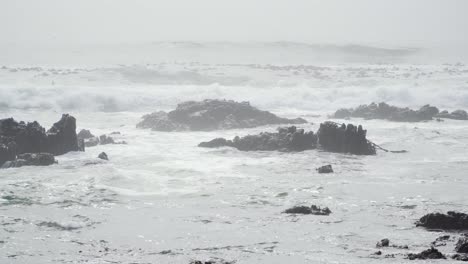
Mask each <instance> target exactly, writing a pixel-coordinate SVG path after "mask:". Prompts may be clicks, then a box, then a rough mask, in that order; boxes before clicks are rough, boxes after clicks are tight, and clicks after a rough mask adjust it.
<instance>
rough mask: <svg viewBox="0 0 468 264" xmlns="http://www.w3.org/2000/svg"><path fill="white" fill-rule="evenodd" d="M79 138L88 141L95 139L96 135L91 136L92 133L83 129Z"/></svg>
mask: <svg viewBox="0 0 468 264" xmlns="http://www.w3.org/2000/svg"><path fill="white" fill-rule="evenodd" d="M77 136H78V138H79V139H88V138H93V137H94V135H93V134H91V131H89V130H86V129H81V130H80V132H79V133H78V135H77Z"/></svg>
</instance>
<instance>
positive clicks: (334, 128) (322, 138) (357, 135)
mask: <svg viewBox="0 0 468 264" xmlns="http://www.w3.org/2000/svg"><path fill="white" fill-rule="evenodd" d="M366 134H367V130H364V129H363V128H362V126H360V125H359V126H358V127H356V126H354V125H352V124H348V125H347V126H346V125H345V124H342V125H341V126H339V125H338V124H337V123H334V122H329V121H327V122H324V123H322V124H320V128H319V130H318V132H317V136H318V139H319V141H318V143H319V145H320V147H321V148H322V149H323V150H326V151H330V152H341V153H352V154H356V155H374V154H376V150H375V147H374V146H373V145H372V143H370V142H369V141H368V140H367V139H366Z"/></svg>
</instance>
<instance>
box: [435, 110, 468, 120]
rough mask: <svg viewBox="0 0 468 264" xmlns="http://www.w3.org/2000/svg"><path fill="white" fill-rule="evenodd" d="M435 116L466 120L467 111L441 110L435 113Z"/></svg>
mask: <svg viewBox="0 0 468 264" xmlns="http://www.w3.org/2000/svg"><path fill="white" fill-rule="evenodd" d="M437 117H439V118H447V119H456V120H468V113H467V112H466V111H465V110H455V111H453V112H452V113H449V112H448V111H442V112H440V113H439V114H438V115H437Z"/></svg>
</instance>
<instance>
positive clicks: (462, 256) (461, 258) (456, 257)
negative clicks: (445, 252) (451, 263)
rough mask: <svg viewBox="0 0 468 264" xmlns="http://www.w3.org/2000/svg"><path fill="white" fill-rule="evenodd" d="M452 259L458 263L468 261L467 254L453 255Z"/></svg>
mask: <svg viewBox="0 0 468 264" xmlns="http://www.w3.org/2000/svg"><path fill="white" fill-rule="evenodd" d="M452 259H454V260H458V261H468V254H455V255H453V256H452Z"/></svg>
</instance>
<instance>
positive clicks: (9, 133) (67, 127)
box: [0, 114, 84, 164]
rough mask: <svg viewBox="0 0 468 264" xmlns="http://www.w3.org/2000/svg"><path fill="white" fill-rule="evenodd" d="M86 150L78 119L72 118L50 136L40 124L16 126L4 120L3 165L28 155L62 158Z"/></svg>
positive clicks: (0, 129)
mask: <svg viewBox="0 0 468 264" xmlns="http://www.w3.org/2000/svg"><path fill="white" fill-rule="evenodd" d="M80 150H84V148H83V146H82V145H80V142H79V140H78V138H77V135H76V119H75V118H74V117H73V116H70V115H68V114H64V115H62V118H61V119H60V120H59V121H58V122H56V123H55V124H54V125H53V126H52V127H51V128H50V129H49V130H48V131H47V132H46V131H45V129H44V128H43V127H42V126H41V125H39V123H38V122H36V121H34V122H30V123H25V122H16V121H15V120H14V119H13V118H7V119H1V120H0V164H3V163H4V162H5V161H12V160H15V158H16V156H17V155H19V154H24V153H50V154H52V155H62V154H65V153H67V152H69V151H80Z"/></svg>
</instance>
